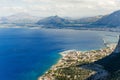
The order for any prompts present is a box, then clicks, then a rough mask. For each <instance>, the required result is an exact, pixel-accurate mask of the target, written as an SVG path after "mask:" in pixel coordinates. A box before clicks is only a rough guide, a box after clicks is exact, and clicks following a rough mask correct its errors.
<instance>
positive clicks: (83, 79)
mask: <svg viewBox="0 0 120 80" xmlns="http://www.w3.org/2000/svg"><path fill="white" fill-rule="evenodd" d="M115 46H116V44H109V45H106V47H105V48H103V49H100V50H91V51H84V52H81V51H76V50H69V51H65V52H62V53H60V54H61V55H62V58H61V59H60V60H59V61H58V63H57V64H55V65H53V66H52V67H51V69H50V70H48V71H47V72H46V73H45V74H44V75H42V76H41V77H39V78H38V80H101V79H102V80H105V79H106V78H107V77H108V76H109V73H108V72H107V71H106V70H104V68H103V67H102V66H100V65H97V64H94V62H95V61H97V60H99V59H102V58H103V57H106V56H108V55H110V54H111V53H112V52H113V50H114V49H115ZM98 74H99V75H98ZM93 75H94V76H93ZM91 76H92V79H89V78H91Z"/></svg>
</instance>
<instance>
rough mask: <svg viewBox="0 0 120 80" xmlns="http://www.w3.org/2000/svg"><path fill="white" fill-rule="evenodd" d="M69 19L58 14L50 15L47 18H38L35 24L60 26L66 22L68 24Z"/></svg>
mask: <svg viewBox="0 0 120 80" xmlns="http://www.w3.org/2000/svg"><path fill="white" fill-rule="evenodd" d="M69 23H70V22H69V20H67V19H64V18H61V17H59V16H50V17H47V18H44V19H42V20H39V21H38V22H37V24H39V25H43V26H49V27H54V26H55V27H62V26H65V25H67V24H69Z"/></svg>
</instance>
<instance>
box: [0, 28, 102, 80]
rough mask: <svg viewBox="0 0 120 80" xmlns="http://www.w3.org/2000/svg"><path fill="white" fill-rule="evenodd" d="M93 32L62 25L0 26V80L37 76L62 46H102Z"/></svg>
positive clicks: (55, 59)
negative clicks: (32, 27)
mask: <svg viewBox="0 0 120 80" xmlns="http://www.w3.org/2000/svg"><path fill="white" fill-rule="evenodd" d="M103 46H104V45H103V41H102V38H101V37H100V36H99V35H98V33H97V32H93V31H81V30H62V29H22V28H18V29H17V28H16V29H14V28H12V29H9V28H6V29H0V80H37V78H38V76H40V75H42V74H43V73H44V72H45V71H46V70H47V69H49V68H50V66H52V65H53V64H55V63H56V61H57V60H58V59H59V58H60V57H61V56H60V55H59V54H58V53H59V52H61V51H65V50H70V49H76V50H82V51H84V50H91V49H99V48H101V47H103Z"/></svg>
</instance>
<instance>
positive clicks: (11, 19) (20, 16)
mask: <svg viewBox="0 0 120 80" xmlns="http://www.w3.org/2000/svg"><path fill="white" fill-rule="evenodd" d="M40 19H41V18H40V17H36V16H32V15H30V14H28V13H17V14H14V15H10V16H7V17H2V18H0V23H12V24H27V23H36V22H37V21H38V20H40Z"/></svg>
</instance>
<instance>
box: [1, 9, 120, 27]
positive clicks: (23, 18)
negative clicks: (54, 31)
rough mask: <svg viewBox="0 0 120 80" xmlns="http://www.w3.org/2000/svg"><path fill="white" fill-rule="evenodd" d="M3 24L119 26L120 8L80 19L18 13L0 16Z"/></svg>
mask: <svg viewBox="0 0 120 80" xmlns="http://www.w3.org/2000/svg"><path fill="white" fill-rule="evenodd" d="M0 23H2V24H8V23H10V24H29V23H30V24H37V25H40V26H46V27H76V26H77V27H81V26H82V27H83V26H94V27H96V26H97V27H98V26H102V27H119V26H120V10H118V11H115V12H113V13H111V14H108V15H99V16H93V17H86V18H80V19H72V18H69V17H67V18H66V17H65V18H63V17H59V16H50V17H46V18H42V17H36V16H32V15H30V14H27V13H18V14H15V15H11V16H7V17H2V18H0Z"/></svg>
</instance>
